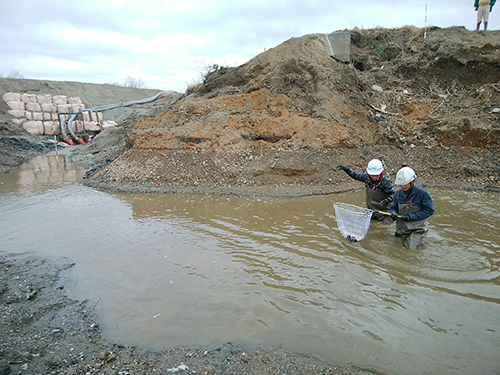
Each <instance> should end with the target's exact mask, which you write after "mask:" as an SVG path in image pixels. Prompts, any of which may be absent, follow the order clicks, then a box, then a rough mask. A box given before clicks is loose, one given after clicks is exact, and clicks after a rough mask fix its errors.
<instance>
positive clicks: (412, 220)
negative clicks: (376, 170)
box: [390, 167, 434, 250]
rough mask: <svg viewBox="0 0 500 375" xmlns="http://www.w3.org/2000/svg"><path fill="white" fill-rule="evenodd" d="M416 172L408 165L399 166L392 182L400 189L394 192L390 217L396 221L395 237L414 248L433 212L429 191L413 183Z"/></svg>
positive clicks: (420, 240) (408, 247) (422, 235)
mask: <svg viewBox="0 0 500 375" xmlns="http://www.w3.org/2000/svg"><path fill="white" fill-rule="evenodd" d="M416 178H417V175H416V173H415V172H414V171H413V169H411V168H409V167H403V168H401V169H400V170H399V171H398V173H397V175H396V180H395V181H394V183H395V184H396V185H399V186H401V189H399V190H398V191H396V194H394V200H393V202H392V206H391V209H390V211H391V218H392V220H395V221H396V237H402V238H403V240H404V245H405V247H406V248H407V249H411V250H416V249H417V248H418V247H419V246H420V245H421V244H422V241H423V239H424V237H425V236H426V235H427V232H428V230H429V223H428V221H427V219H428V218H429V217H430V216H432V215H433V214H434V203H433V202H432V198H431V195H430V194H429V192H428V191H427V190H425V189H423V188H421V187H419V186H416V185H415V180H416Z"/></svg>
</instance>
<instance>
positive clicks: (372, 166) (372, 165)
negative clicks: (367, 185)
mask: <svg viewBox="0 0 500 375" xmlns="http://www.w3.org/2000/svg"><path fill="white" fill-rule="evenodd" d="M383 171H384V166H383V165H382V162H381V161H380V160H378V159H372V160H370V162H369V163H368V167H367V168H366V172H367V173H368V174H369V175H371V176H378V175H379V174H381V173H382V172H383Z"/></svg>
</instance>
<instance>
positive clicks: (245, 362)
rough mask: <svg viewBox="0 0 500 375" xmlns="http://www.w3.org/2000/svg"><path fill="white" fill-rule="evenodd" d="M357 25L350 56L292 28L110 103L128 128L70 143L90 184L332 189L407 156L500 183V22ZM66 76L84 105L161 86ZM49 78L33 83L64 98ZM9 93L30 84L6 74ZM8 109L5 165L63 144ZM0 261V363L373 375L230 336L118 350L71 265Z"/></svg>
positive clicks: (443, 179) (217, 190) (90, 369)
mask: <svg viewBox="0 0 500 375" xmlns="http://www.w3.org/2000/svg"><path fill="white" fill-rule="evenodd" d="M350 33H351V62H350V63H343V62H339V61H336V60H335V59H333V58H332V57H330V56H329V55H328V53H327V51H326V48H325V45H324V43H323V39H322V36H321V35H305V36H302V37H300V38H292V39H290V40H287V41H285V42H284V43H282V44H280V45H279V46H277V47H275V48H272V49H270V50H268V51H266V52H264V53H262V54H260V55H258V56H256V57H255V58H253V59H251V60H250V61H249V62H247V63H246V64H243V65H241V66H238V67H220V66H214V67H213V70H212V71H210V72H209V73H208V74H207V75H206V77H205V79H204V81H203V82H202V83H200V84H198V85H194V86H192V87H190V88H189V89H188V90H187V91H186V93H183V94H179V93H173V92H168V93H165V94H163V95H161V96H160V97H159V98H158V99H157V100H156V101H155V102H153V103H147V104H142V105H134V106H130V107H127V108H119V109H114V110H111V111H106V112H105V113H104V116H105V119H110V120H115V121H116V122H117V123H118V126H117V127H115V128H109V129H107V130H105V131H104V132H102V133H100V134H99V135H97V136H96V137H95V138H94V140H93V141H92V142H90V143H89V144H87V145H81V146H74V147H73V148H67V149H66V150H65V151H64V152H66V153H68V154H69V156H70V157H71V158H72V159H73V161H74V162H75V163H77V164H79V165H82V166H84V167H87V168H89V171H88V172H87V175H86V179H85V183H86V184H88V185H90V186H94V187H96V188H99V189H105V190H110V191H125V192H141V193H148V192H163V193H200V194H223V195H235V196H242V195H244V196H274V197H296V196H305V195H311V194H330V193H334V192H339V191H346V190H349V189H360V188H363V186H361V185H360V183H358V182H356V181H353V180H351V179H350V178H349V177H348V176H347V175H346V174H345V173H341V172H339V171H338V170H337V169H336V168H335V165H336V164H343V165H346V166H349V167H351V168H354V169H356V170H360V171H361V170H363V169H364V168H365V167H366V164H367V163H368V161H369V160H370V159H372V158H380V159H382V160H383V161H384V163H385V166H386V172H387V174H388V175H390V176H392V177H394V175H395V173H396V171H397V170H398V169H399V168H400V167H401V166H402V165H408V166H411V167H412V168H413V169H415V171H416V172H417V174H418V176H419V178H418V180H417V181H418V183H419V184H420V185H424V186H431V187H436V188H439V187H443V188H447V189H472V190H486V191H494V192H498V191H500V160H499V157H500V149H499V146H500V145H499V140H500V114H499V113H498V112H496V108H497V106H499V105H500V63H499V62H500V31H486V32H484V31H481V32H476V31H467V30H466V29H464V28H463V27H452V28H447V29H439V28H432V29H430V30H428V31H427V40H426V41H424V38H423V33H424V30H423V29H418V28H415V27H410V26H408V27H404V28H399V29H383V28H380V29H370V30H362V29H355V30H350ZM22 81H25V80H22ZM22 81H19V82H20V83H21V82H22ZM31 84H32V85H37V84H38V83H35V82H31ZM65 84H67V85H69V86H68V87H71V86H75V87H76V88H80V89H76V91H75V93H76V94H72V93H69V92H68V93H67V94H68V95H75V96H80V97H81V98H82V100H83V101H84V103H85V104H86V107H87V108H89V107H91V106H92V105H104V104H110V103H117V102H120V101H126V100H132V99H140V98H145V97H148V96H150V95H149V94H150V93H146V92H144V91H140V90H139V91H137V92H134V90H130V91H129V92H127V91H126V90H125V91H121V89H116V90H117V92H119V93H120V95H119V98H118V96H113V94H112V93H113V90H114V89H113V88H109V87H105V91H104V94H103V93H102V92H100V91H99V90H98V89H97V87H98V86H99V85H96V87H95V88H94V89H91V88H89V87H90V86H80V85H81V84H78V83H65ZM23 85H24V83H23ZM40 85H41V86H38V87H36V88H33V89H32V90H31V91H33V92H34V93H37V92H41V93H48V94H61V92H60V91H57V90H56V89H55V87H56V86H57V85H55V84H54V83H50V82H48V83H45V82H42V83H40ZM75 87H73V89H75ZM82 87H83V88H82ZM68 90H69V89H68ZM96 90H97V91H96ZM6 91H14V92H21V91H23V92H30V88H29V87H27V86H23V87H20V86H19V87H16V82H15V80H10V81H9V82H8V85H7V84H6V83H5V79H3V80H0V94H2V93H3V92H6ZM98 91H99V92H100V94H99V95H100V96H99V95H96V93H97V92H98ZM99 101H101V102H99ZM89 103H91V104H89ZM11 120H12V118H11V116H9V115H8V114H7V112H6V108H5V106H4V103H0V136H1V138H0V144H1V147H0V161H1V163H0V167H1V168H2V169H1V171H8V170H9V169H12V168H15V167H16V166H18V165H19V164H20V163H21V162H22V161H24V160H27V159H29V158H31V157H33V156H34V155H37V154H41V153H46V152H48V151H49V150H51V148H52V147H51V146H53V145H51V143H50V142H49V141H50V140H49V139H47V137H34V136H23V135H21V134H20V129H19V126H18V125H17V126H16V125H13V123H12V121H11ZM0 266H1V267H2V273H0V306H1V309H2V324H1V326H0V374H3V373H6V372H7V371H8V370H7V368H9V369H12V370H13V372H15V373H18V372H20V371H21V372H22V373H26V374H30V373H33V374H35V373H37V374H38V373H47V374H49V373H53V374H58V373H61V374H62V373H65V374H94V373H100V374H123V375H125V374H149V373H165V372H166V371H167V372H168V371H169V369H170V370H172V371H170V372H173V370H175V369H178V370H179V371H182V369H181V368H179V367H178V366H181V364H184V365H186V366H187V367H189V370H190V372H193V371H194V372H195V373H200V374H201V373H204V374H245V373H246V374H268V373H287V374H312V373H314V374H340V373H346V374H349V373H358V374H362V373H365V372H362V371H360V370H355V369H350V368H345V367H336V366H331V365H329V364H325V363H322V362H320V361H317V360H315V359H314V358H305V357H301V356H296V355H293V354H289V353H283V352H281V351H269V350H268V351H255V350H250V351H247V350H246V349H244V348H240V347H237V346H235V345H233V344H230V343H228V344H226V345H222V346H219V347H214V348H171V349H167V350H166V351H165V352H162V353H149V352H146V351H142V350H140V349H138V348H130V347H128V346H126V343H124V344H123V345H122V344H119V343H115V344H114V345H112V344H110V343H106V342H103V341H102V340H101V339H100V333H99V330H98V326H97V324H96V322H94V321H93V320H92V311H91V310H92V309H91V307H89V306H87V305H85V303H83V302H77V301H71V300H69V299H67V298H66V297H64V295H63V293H62V289H61V287H63V285H58V284H57V280H58V277H59V272H60V271H61V270H63V269H65V268H68V267H70V266H71V262H66V261H61V260H59V261H50V262H49V261H45V260H40V259H35V258H30V257H29V256H12V255H5V256H3V255H2V258H1V259H0ZM2 371H4V372H2ZM365 374H366V373H365Z"/></svg>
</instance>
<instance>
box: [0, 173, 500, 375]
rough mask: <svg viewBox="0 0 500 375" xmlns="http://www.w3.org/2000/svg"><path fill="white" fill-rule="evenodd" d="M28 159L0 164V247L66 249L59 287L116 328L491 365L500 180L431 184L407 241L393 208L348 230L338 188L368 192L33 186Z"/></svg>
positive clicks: (412, 367)
mask: <svg viewBox="0 0 500 375" xmlns="http://www.w3.org/2000/svg"><path fill="white" fill-rule="evenodd" d="M25 169H26V168H25V167H23V168H22V169H20V170H19V171H15V172H12V173H10V174H8V175H0V183H2V185H0V187H1V189H4V187H6V186H10V188H8V189H4V190H3V191H2V192H0V210H1V212H2V213H3V214H2V215H1V217H0V238H2V241H1V242H0V251H8V252H22V251H33V252H37V253H40V254H43V255H61V256H67V257H70V258H72V259H73V260H74V261H75V262H76V264H77V265H76V267H75V268H74V269H73V270H71V272H70V273H69V274H68V275H67V279H66V281H65V286H66V289H69V290H70V292H71V296H73V297H78V298H81V299H89V300H90V302H91V303H92V304H95V305H96V307H95V310H96V311H97V313H98V314H99V318H100V321H101V326H102V327H103V328H104V330H105V336H106V337H108V338H109V339H110V340H113V341H114V340H120V341H122V342H123V343H127V344H135V345H144V346H147V347H151V348H155V349H162V348H165V347H166V346H179V345H203V344H209V343H212V342H214V343H215V342H226V341H233V342H237V343H241V344H254V345H257V346H282V347H283V348H284V349H286V350H289V351H294V352H300V353H305V354H313V355H318V356H320V357H322V358H323V359H326V360H330V361H335V362H339V363H351V364H353V365H355V366H358V367H365V368H371V369H377V370H379V371H382V372H386V373H391V374H422V373H439V374H471V373H474V374H491V373H495V372H498V370H499V368H500V367H499V361H498V353H499V349H500V342H499V335H498V332H499V331H500V318H499V317H500V297H499V296H500V287H499V285H500V277H499V276H500V273H499V263H500V249H499V244H500V235H499V234H498V232H497V230H496V226H497V223H498V221H499V218H500V214H499V213H498V212H497V211H496V210H495V209H493V207H495V206H497V205H498V203H499V202H500V197H499V196H498V195H493V194H485V193H476V194H474V193H464V192H449V191H431V194H432V196H433V198H434V201H435V207H436V214H435V215H434V216H433V217H432V218H431V219H430V233H429V235H428V237H427V239H428V244H427V245H426V246H425V247H424V248H423V249H422V250H421V251H409V250H406V249H404V247H403V246H402V244H401V242H400V240H399V239H397V238H395V237H394V236H393V232H394V224H392V225H390V226H387V225H384V224H382V223H379V222H373V223H372V224H371V226H370V230H369V232H368V235H367V237H366V238H365V239H364V240H363V241H361V242H359V243H350V242H348V241H346V240H345V239H344V238H343V237H342V235H341V234H340V232H339V231H338V229H337V225H336V220H335V216H334V210H333V206H332V203H333V201H334V200H335V201H341V202H346V203H351V204H358V205H363V203H362V202H363V200H364V192H357V193H349V194H340V195H333V196H327V197H310V198H303V199H246V198H223V197H213V196H194V195H134V194H129V195H124V194H107V193H103V192H99V191H96V190H93V189H90V188H86V187H84V186H81V185H79V184H78V183H65V182H66V181H64V180H58V181H57V182H56V181H50V182H51V183H50V184H49V185H50V186H48V187H47V181H46V180H44V179H43V178H39V179H37V181H39V182H36V186H39V185H38V184H41V185H43V186H45V188H44V189H36V188H34V187H32V188H30V189H26V185H25V184H21V183H20V181H21V180H22V178H21V175H22V173H24V172H23V171H24V170H25ZM27 169H29V168H27ZM75 173H76V175H80V176H81V173H82V171H78V170H77V171H76V172H75ZM33 174H35V172H34V171H33ZM13 180H16V181H18V182H16V183H13V182H12V181H13ZM8 181H11V182H8ZM32 181H33V180H32ZM77 181H78V180H77ZM61 182H62V183H61ZM490 207H491V208H490ZM479 213H480V214H479ZM27 228H29V230H27Z"/></svg>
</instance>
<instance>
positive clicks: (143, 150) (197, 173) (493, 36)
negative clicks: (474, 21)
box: [88, 27, 500, 195]
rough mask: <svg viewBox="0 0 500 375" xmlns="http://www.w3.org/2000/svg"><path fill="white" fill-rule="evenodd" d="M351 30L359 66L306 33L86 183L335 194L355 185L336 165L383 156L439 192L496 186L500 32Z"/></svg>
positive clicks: (196, 90) (145, 134)
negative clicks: (453, 184) (466, 185)
mask: <svg viewBox="0 0 500 375" xmlns="http://www.w3.org/2000/svg"><path fill="white" fill-rule="evenodd" d="M350 33H351V62H350V63H347V64H346V63H342V62H339V61H337V60H335V59H333V58H331V57H330V56H329V54H328V52H327V49H326V47H325V45H324V42H323V40H324V39H323V38H322V35H305V36H303V37H300V38H292V39H290V40H287V41H286V42H284V43H282V44H281V45H279V46H277V47H275V48H273V49H270V50H268V51H266V52H264V53H262V54H260V55H258V56H256V57H255V58H253V59H252V60H250V61H249V62H247V63H246V64H243V65H241V66H239V67H235V68H227V67H216V69H214V70H213V71H212V72H210V73H209V74H207V76H206V77H205V80H204V82H203V83H202V84H200V85H197V86H195V87H191V88H190V89H189V90H188V91H187V92H186V93H185V95H184V96H183V97H182V98H180V100H179V102H178V103H177V104H176V105H174V106H173V107H172V108H170V109H168V110H166V111H164V112H162V113H160V114H158V115H157V116H156V117H154V118H148V119H144V120H142V121H139V122H138V123H137V124H136V125H135V126H134V127H133V128H132V129H131V130H130V131H129V132H128V134H127V137H126V140H127V143H128V145H129V146H130V147H131V149H130V150H129V151H127V152H126V153H125V154H124V155H123V156H122V157H120V158H118V159H116V160H115V161H114V162H113V163H111V164H110V165H109V166H107V167H106V168H104V169H102V170H101V171H100V172H98V173H96V174H95V175H94V176H93V177H92V178H90V179H89V181H88V183H89V184H93V185H95V186H100V187H105V188H108V189H114V190H127V191H136V190H140V191H150V190H154V191H160V192H171V191H195V192H214V191H215V192H219V193H222V194H224V193H228V192H238V191H239V192H241V193H242V194H247V193H248V188H249V187H258V188H259V189H260V190H263V189H264V190H266V189H267V191H271V190H273V191H274V190H276V189H278V190H279V189H281V190H282V193H283V194H284V195H291V194H288V193H290V191H288V193H287V192H286V191H284V192H283V189H285V190H286V189H291V188H292V187H293V188H294V189H295V188H296V187H297V186H300V187H301V189H302V193H304V194H309V193H330V192H335V191H338V190H339V189H345V188H348V186H349V182H350V181H349V179H348V178H347V177H345V176H344V174H339V173H338V172H337V171H336V170H334V169H333V168H332V167H333V166H334V165H335V164H336V163H343V164H346V165H349V166H351V167H353V168H359V169H364V167H365V166H366V163H367V162H368V161H369V160H370V159H371V158H373V157H379V158H382V159H384V162H385V163H386V165H387V170H388V172H389V173H391V172H392V173H394V172H395V171H396V170H397V169H398V168H399V167H400V166H401V165H402V164H409V165H411V166H412V167H414V168H415V169H416V170H417V173H418V174H419V176H420V177H423V178H424V179H426V180H428V182H429V183H431V182H433V181H434V182H435V183H436V181H440V184H441V185H443V184H445V185H446V184H447V182H446V181H448V182H450V181H451V182H454V181H456V180H457V179H458V180H465V181H466V182H471V183H473V184H474V183H476V185H473V187H475V188H478V187H481V188H490V189H493V190H497V189H498V182H499V172H500V167H499V139H500V137H499V136H500V118H499V115H498V114H496V113H494V112H493V111H492V108H494V106H496V105H498V104H499V103H500V69H499V61H500V32H498V31H488V32H474V31H467V30H465V29H464V28H462V27H452V28H448V29H438V28H435V29H432V30H429V31H428V34H427V40H425V41H424V37H423V33H424V30H423V29H418V28H415V27H404V28H400V29H382V28H380V29H371V30H358V29H356V30H352V31H351V32H350ZM447 186H449V185H447ZM459 186H461V187H463V186H464V185H463V184H460V185H459ZM238 189H239V190H238ZM299 190H300V189H299Z"/></svg>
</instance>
